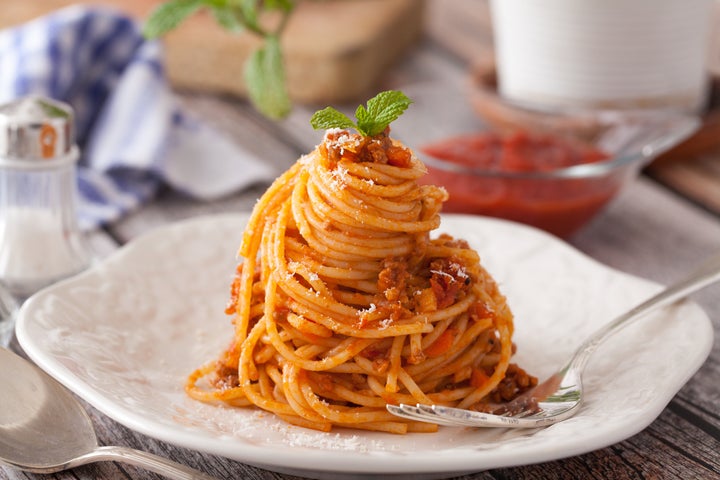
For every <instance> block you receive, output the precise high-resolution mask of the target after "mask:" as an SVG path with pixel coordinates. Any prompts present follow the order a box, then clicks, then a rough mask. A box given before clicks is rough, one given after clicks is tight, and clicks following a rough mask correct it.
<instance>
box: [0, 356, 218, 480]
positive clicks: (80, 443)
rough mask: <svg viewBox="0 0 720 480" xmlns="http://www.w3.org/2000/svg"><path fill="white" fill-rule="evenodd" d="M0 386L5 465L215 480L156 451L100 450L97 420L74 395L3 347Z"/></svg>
mask: <svg viewBox="0 0 720 480" xmlns="http://www.w3.org/2000/svg"><path fill="white" fill-rule="evenodd" d="M0 385H2V388H1V389H0V463H4V464H6V465H9V466H11V467H14V468H19V469H20V470H24V471H27V472H33V473H54V472H59V471H61V470H66V469H70V468H75V467H78V466H80V465H85V464H87V463H93V462H99V461H103V460H110V461H118V462H124V463H129V464H131V465H136V466H139V467H143V468H146V469H147V470H150V471H152V472H155V473H158V474H160V475H164V476H166V477H169V478H174V479H178V480H189V479H201V480H213V477H211V476H209V475H206V474H204V473H202V472H199V471H197V470H194V469H192V468H189V467H186V466H184V465H180V464H177V463H175V462H172V461H170V460H167V459H165V458H162V457H158V456H157V455H153V454H151V453H147V452H141V451H139V450H133V449H130V448H125V447H100V446H99V445H98V441H97V437H96V435H95V430H94V429H93V425H92V422H91V421H90V418H89V417H88V415H87V413H86V412H85V410H84V409H83V407H82V406H81V405H80V403H79V402H78V401H77V400H76V399H75V397H73V396H72V395H71V394H70V392H69V391H68V390H67V389H65V387H63V386H62V385H60V383H58V382H57V381H55V380H54V379H53V378H52V377H50V376H49V375H48V374H46V373H45V372H43V371H42V370H40V369H39V368H37V367H35V366H34V365H32V364H31V363H30V362H28V361H26V360H24V359H23V358H21V357H19V356H18V355H16V354H14V353H12V352H10V351H9V350H6V349H4V348H0Z"/></svg>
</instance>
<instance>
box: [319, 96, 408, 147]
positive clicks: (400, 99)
mask: <svg viewBox="0 0 720 480" xmlns="http://www.w3.org/2000/svg"><path fill="white" fill-rule="evenodd" d="M411 103H412V100H410V99H409V98H408V97H407V96H405V94H404V93H402V92H401V91H399V90H388V91H385V92H381V93H378V94H377V95H375V97H373V98H371V99H370V100H368V102H367V107H365V106H363V105H359V106H358V107H357V109H356V110H355V119H356V120H357V123H353V121H352V120H350V119H349V118H348V117H347V116H346V115H345V114H343V113H341V112H339V111H337V110H335V109H334V108H332V107H325V108H323V109H322V110H319V111H317V112H315V114H314V115H313V116H312V118H311V119H310V124H311V125H312V126H313V128H315V129H321V128H325V129H328V128H354V129H356V130H357V131H358V132H359V133H360V134H361V135H363V136H366V137H373V136H375V135H379V134H380V133H382V132H383V131H385V129H386V128H387V127H388V125H390V123H391V122H393V121H394V120H396V119H397V118H398V117H399V116H400V115H402V114H403V112H404V111H405V110H406V109H407V108H408V107H409V106H410V104H411Z"/></svg>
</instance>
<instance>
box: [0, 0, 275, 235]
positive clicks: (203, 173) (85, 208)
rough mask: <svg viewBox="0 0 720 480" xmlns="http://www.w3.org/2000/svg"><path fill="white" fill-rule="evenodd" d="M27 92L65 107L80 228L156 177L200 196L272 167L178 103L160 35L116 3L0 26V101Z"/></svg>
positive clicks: (138, 197)
mask: <svg viewBox="0 0 720 480" xmlns="http://www.w3.org/2000/svg"><path fill="white" fill-rule="evenodd" d="M31 93H34V94H41V95H45V96H48V97H51V98H55V99H58V100H62V101H64V102H67V103H69V104H70V105H71V106H72V107H73V109H74V111H75V114H76V131H77V138H78V144H79V146H80V149H81V152H82V157H81V160H80V164H79V167H78V189H79V194H80V205H79V216H80V218H79V221H80V224H81V225H82V226H83V227H84V228H90V227H93V226H98V225H101V224H104V223H107V222H111V221H113V220H116V219H118V218H120V217H121V216H122V215H124V214H125V213H127V212H129V211H132V210H133V209H135V208H137V207H138V206H140V205H141V204H142V203H143V202H146V201H148V200H150V199H151V198H152V197H153V195H154V193H155V192H156V191H157V189H158V187H159V186H160V185H162V184H163V183H165V184H167V185H169V186H170V187H172V188H174V189H177V190H179V191H182V192H185V193H186V194H188V195H190V196H193V197H196V198H198V199H207V200H210V199H214V198H218V197H221V196H223V195H227V194H229V193H232V192H234V191H238V190H240V189H242V188H245V187H247V186H249V185H251V184H253V183H256V182H261V181H269V180H271V179H272V177H273V176H274V172H273V171H272V169H271V168H270V167H268V166H267V165H265V164H264V163H263V162H262V161H260V160H259V159H257V158H254V157H253V156H252V155H251V154H250V153H249V152H247V151H245V150H244V149H243V148H242V147H241V146H240V145H237V144H235V143H233V142H232V141H231V140H230V139H228V138H226V137H224V136H223V135H221V134H220V133H218V132H216V131H214V130H212V129H210V128H209V127H207V126H206V125H204V124H202V123H200V122H198V121H197V120H195V119H193V118H191V117H190V116H189V115H188V114H187V113H185V112H183V111H182V110H181V109H180V107H179V105H178V103H177V101H176V99H175V98H174V97H173V94H172V92H171V89H170V87H169V86H168V84H167V81H166V79H165V76H164V68H163V63H162V46H161V44H160V43H159V42H157V41H147V40H145V39H144V38H143V36H142V33H141V28H140V26H139V25H138V24H137V23H136V22H135V21H133V20H132V19H130V18H128V17H127V16H125V15H123V14H120V13H119V12H117V11H114V10H109V9H104V8H97V7H95V8H91V7H86V6H72V7H68V8H65V9H62V10H58V11H56V12H54V13H52V14H50V15H48V16H45V17H42V18H39V19H36V20H33V21H31V22H29V23H27V24H24V25H20V26H17V27H14V28H11V29H7V30H4V31H0V104H2V103H6V102H8V101H11V100H13V99H15V98H19V97H22V96H25V95H28V94H31Z"/></svg>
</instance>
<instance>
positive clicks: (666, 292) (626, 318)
mask: <svg viewBox="0 0 720 480" xmlns="http://www.w3.org/2000/svg"><path fill="white" fill-rule="evenodd" d="M718 280H720V254H716V255H714V256H712V257H710V258H709V259H707V260H705V262H703V264H702V265H701V266H700V267H699V268H697V269H696V270H694V271H693V272H692V273H690V274H689V275H688V276H686V277H685V278H684V279H682V280H680V281H679V282H677V283H674V284H672V285H670V286H668V287H666V288H665V289H663V290H662V291H660V292H659V293H658V294H656V295H654V296H653V297H650V298H649V299H647V300H645V301H644V302H642V303H641V304H639V305H637V306H636V307H634V308H632V309H631V310H629V311H627V312H626V313H624V314H622V315H620V316H619V317H616V318H615V319H614V320H613V321H611V322H609V323H608V324H607V325H605V326H603V327H601V328H600V329H599V330H597V331H596V332H595V333H594V334H592V335H591V336H590V338H588V339H587V340H586V341H585V342H584V343H583V344H582V345H581V346H580V348H578V349H577V351H576V352H575V354H574V355H573V357H572V359H571V360H570V362H569V364H568V366H572V367H574V368H578V369H582V368H584V367H585V364H586V363H587V361H588V360H589V359H590V356H591V355H592V354H593V352H595V349H597V347H598V345H600V343H602V342H603V341H604V340H605V339H606V338H607V337H609V336H610V335H613V334H615V333H617V332H619V331H620V330H622V329H623V328H624V327H626V326H627V325H629V324H631V323H633V322H634V321H635V320H637V319H639V318H642V317H644V316H645V315H647V314H648V313H650V312H653V311H655V310H657V309H659V308H662V307H665V306H667V305H670V304H672V303H674V302H676V301H678V300H680V299H682V298H685V297H686V296H688V295H690V294H691V293H694V292H697V291H698V290H700V289H702V288H705V287H707V286H709V285H711V284H713V283H715V282H717V281H718Z"/></svg>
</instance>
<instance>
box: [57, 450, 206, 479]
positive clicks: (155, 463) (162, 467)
mask: <svg viewBox="0 0 720 480" xmlns="http://www.w3.org/2000/svg"><path fill="white" fill-rule="evenodd" d="M105 460H107V461H115V462H123V463H128V464H130V465H135V466H137V467H142V468H145V469H147V470H150V471H151V472H155V473H157V474H159V475H162V476H164V477H167V478H172V479H174V480H217V479H216V478H215V477H211V476H210V475H207V474H205V473H203V472H201V471H199V470H195V469H193V468H190V467H186V466H185V465H181V464H179V463H176V462H173V461H172V460H168V459H167V458H163V457H159V456H157V455H154V454H152V453H148V452H143V451H141V450H135V449H132V448H126V447H112V446H110V447H98V448H96V449H95V450H94V451H92V452H90V453H88V454H86V455H83V456H81V457H78V458H77V459H75V460H73V461H72V462H70V463H69V464H68V465H67V466H66V468H74V467H78V466H80V465H85V464H87V463H93V462H101V461H105Z"/></svg>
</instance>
